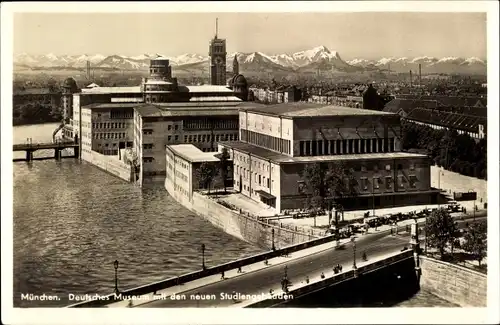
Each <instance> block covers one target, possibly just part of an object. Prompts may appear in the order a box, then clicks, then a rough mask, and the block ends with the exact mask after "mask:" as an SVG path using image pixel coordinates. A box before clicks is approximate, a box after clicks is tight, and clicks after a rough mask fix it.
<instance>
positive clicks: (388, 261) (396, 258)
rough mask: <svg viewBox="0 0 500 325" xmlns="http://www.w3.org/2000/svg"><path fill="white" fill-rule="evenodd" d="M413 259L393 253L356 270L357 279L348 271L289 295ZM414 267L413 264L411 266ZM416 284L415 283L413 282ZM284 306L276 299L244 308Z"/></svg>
mask: <svg viewBox="0 0 500 325" xmlns="http://www.w3.org/2000/svg"><path fill="white" fill-rule="evenodd" d="M408 259H413V251H412V250H407V251H405V252H399V253H395V254H393V255H391V256H388V257H387V258H384V259H382V260H378V261H375V262H373V263H370V264H367V265H364V266H362V267H359V268H358V269H357V277H355V276H354V271H353V270H349V271H346V272H342V273H339V274H337V275H334V276H333V277H331V278H327V279H324V280H320V281H317V282H314V283H310V284H304V285H302V286H300V287H298V288H296V289H292V290H290V292H289V294H290V295H292V296H293V297H294V299H296V298H300V297H302V296H305V295H308V294H310V293H312V292H318V291H321V290H323V289H325V288H328V287H332V286H335V285H337V284H340V283H343V282H345V281H356V280H358V279H359V278H361V277H364V276H366V275H367V274H370V273H372V272H378V271H380V270H382V269H384V268H386V267H389V266H391V265H393V264H395V263H399V262H401V261H404V260H408ZM411 265H412V266H414V265H415V264H411ZM415 282H416V281H415ZM283 303H284V304H286V303H287V301H286V300H278V299H267V300H261V301H258V302H255V303H252V304H248V305H247V306H245V307H246V308H269V307H273V306H277V305H280V304H283Z"/></svg>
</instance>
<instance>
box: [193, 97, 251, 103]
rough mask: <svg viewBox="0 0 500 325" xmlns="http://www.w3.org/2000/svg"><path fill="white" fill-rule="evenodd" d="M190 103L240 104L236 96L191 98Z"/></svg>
mask: <svg viewBox="0 0 500 325" xmlns="http://www.w3.org/2000/svg"><path fill="white" fill-rule="evenodd" d="M189 101H190V102H241V101H242V100H241V99H240V98H238V97H236V96H193V97H191V98H190V99H189Z"/></svg>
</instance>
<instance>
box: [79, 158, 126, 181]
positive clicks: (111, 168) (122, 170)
mask: <svg viewBox="0 0 500 325" xmlns="http://www.w3.org/2000/svg"><path fill="white" fill-rule="evenodd" d="M82 160H84V161H87V162H89V163H91V164H92V165H94V166H96V167H98V168H100V169H102V170H104V171H106V172H108V173H110V174H112V175H115V176H117V177H118V178H121V179H123V180H124V181H127V182H131V181H132V180H133V179H134V173H133V170H132V166H130V165H128V164H126V163H125V162H123V161H120V160H118V158H117V157H116V156H106V155H103V154H100V153H98V152H95V151H90V152H85V151H82Z"/></svg>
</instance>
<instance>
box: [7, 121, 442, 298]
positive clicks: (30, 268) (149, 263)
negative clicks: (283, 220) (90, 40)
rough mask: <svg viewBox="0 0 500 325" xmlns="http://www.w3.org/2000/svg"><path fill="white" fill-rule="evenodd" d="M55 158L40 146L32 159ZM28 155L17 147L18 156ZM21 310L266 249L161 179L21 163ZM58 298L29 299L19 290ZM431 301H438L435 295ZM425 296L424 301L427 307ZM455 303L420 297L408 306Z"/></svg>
mask: <svg viewBox="0 0 500 325" xmlns="http://www.w3.org/2000/svg"><path fill="white" fill-rule="evenodd" d="M56 127H57V124H43V125H31V126H19V127H15V128H14V134H13V140H14V143H25V142H26V141H27V138H32V142H33V143H36V142H50V141H51V138H52V131H53V130H54V129H55V128H56ZM44 154H45V155H46V154H52V153H51V152H47V153H44V152H38V153H35V156H41V155H44ZM22 155H23V153H15V155H14V156H15V157H17V156H22ZM13 174H14V175H13V176H14V216H13V223H14V306H15V307H52V306H65V305H68V304H69V303H73V302H69V301H68V295H69V294H71V293H72V294H85V293H88V294H96V293H99V294H108V293H110V292H112V291H113V288H114V268H113V261H114V260H118V261H119V263H120V264H119V269H118V274H119V277H118V278H119V287H120V288H121V289H125V288H131V287H135V286H139V285H144V284H147V283H151V282H154V281H158V280H162V279H165V278H169V277H172V276H176V275H180V274H183V273H187V272H189V271H194V270H198V269H200V267H201V263H202V262H201V249H200V247H201V244H202V243H203V244H205V245H206V252H205V259H206V263H207V265H214V264H219V263H224V262H227V261H231V260H234V259H237V258H242V257H245V256H249V255H253V254H256V253H258V252H261V249H260V248H257V247H255V246H252V245H251V244H248V243H246V242H244V241H241V240H238V239H236V238H234V237H232V236H229V235H228V234H226V233H225V232H223V231H221V230H219V229H218V228H215V227H214V226H212V225H211V224H210V223H209V222H208V221H205V220H204V219H203V218H200V217H198V216H196V215H194V214H193V213H191V212H190V211H188V210H187V209H185V208H183V207H182V206H181V205H180V204H178V203H176V202H175V201H174V200H173V199H172V198H171V197H170V196H169V195H168V193H167V192H166V191H165V189H164V188H163V187H162V185H161V184H157V185H150V186H147V187H145V188H139V187H137V186H135V185H132V184H129V183H126V182H124V181H122V180H120V179H118V178H116V177H114V176H111V175H110V174H107V173H106V172H103V171H101V170H100V169H98V168H97V167H94V166H92V165H90V164H88V163H86V162H81V161H78V160H74V159H64V160H62V161H55V160H43V161H34V162H32V163H29V164H28V163H26V162H18V163H14V170H13ZM44 293H45V294H55V295H58V296H59V297H60V298H61V300H60V301H26V300H24V301H23V300H21V298H20V297H21V294H38V295H40V294H44ZM431 298H432V299H431ZM426 302H427V303H426ZM429 303H430V304H431V305H434V306H436V305H437V306H439V305H441V306H448V305H446V302H444V301H442V300H440V299H439V298H437V297H435V298H434V296H432V297H431V296H429V295H428V294H426V293H419V294H417V295H416V296H415V297H414V298H413V299H410V300H408V301H406V302H403V303H402V305H401V306H423V305H424V304H429Z"/></svg>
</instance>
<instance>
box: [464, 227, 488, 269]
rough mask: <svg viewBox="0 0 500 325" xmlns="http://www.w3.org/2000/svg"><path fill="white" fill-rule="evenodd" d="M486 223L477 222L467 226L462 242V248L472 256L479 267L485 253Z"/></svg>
mask: <svg viewBox="0 0 500 325" xmlns="http://www.w3.org/2000/svg"><path fill="white" fill-rule="evenodd" d="M486 228H487V227H486V223H484V222H479V223H473V224H471V225H469V227H468V228H467V230H466V232H465V236H464V241H465V243H464V244H463V245H462V248H463V249H464V250H465V251H466V252H468V253H470V254H471V255H472V256H474V259H475V260H476V261H478V263H479V266H481V261H482V260H483V258H484V257H486V251H487V245H486V243H487V233H486Z"/></svg>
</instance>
